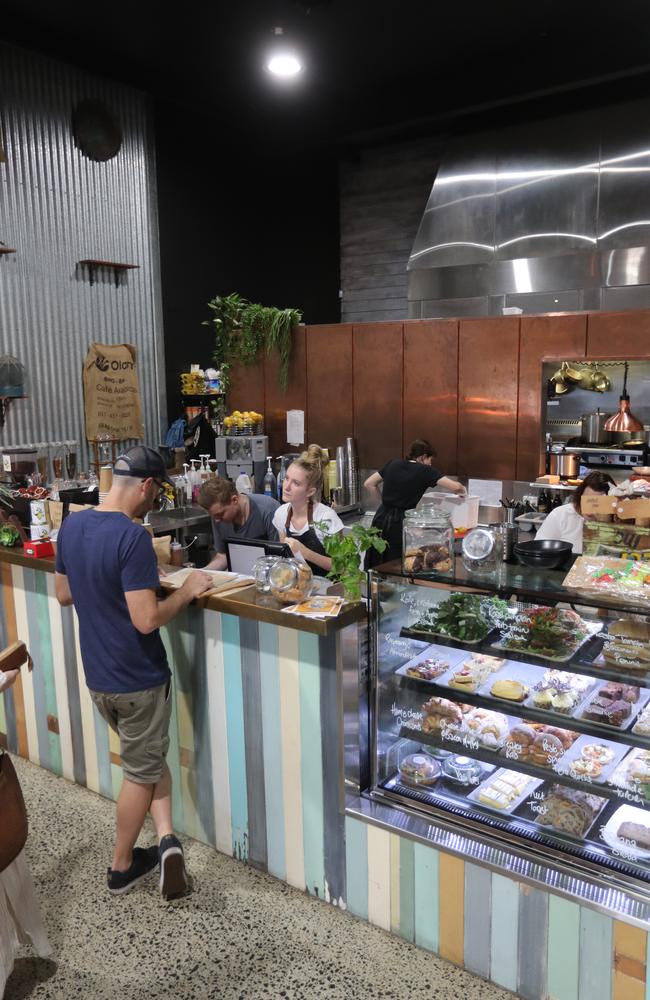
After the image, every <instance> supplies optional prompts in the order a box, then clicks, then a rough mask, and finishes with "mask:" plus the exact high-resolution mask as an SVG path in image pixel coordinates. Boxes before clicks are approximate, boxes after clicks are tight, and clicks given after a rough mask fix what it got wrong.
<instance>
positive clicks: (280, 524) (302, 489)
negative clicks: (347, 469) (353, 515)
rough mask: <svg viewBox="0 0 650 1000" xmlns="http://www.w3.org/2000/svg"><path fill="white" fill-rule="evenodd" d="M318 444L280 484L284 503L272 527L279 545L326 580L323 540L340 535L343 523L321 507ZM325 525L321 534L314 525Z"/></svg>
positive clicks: (329, 563)
mask: <svg viewBox="0 0 650 1000" xmlns="http://www.w3.org/2000/svg"><path fill="white" fill-rule="evenodd" d="M327 465H328V462H327V459H325V458H324V457H323V453H322V450H321V448H320V447H319V446H318V445H317V444H310V445H309V447H308V448H307V451H303V453H302V455H301V456H300V457H299V458H297V459H296V460H295V462H292V463H291V465H290V466H289V468H288V469H287V474H286V476H285V478H284V480H283V482H282V499H283V500H284V501H285V502H284V503H283V504H282V506H281V507H279V508H278V509H277V510H276V512H275V514H274V515H273V525H274V527H275V528H276V530H277V532H278V535H279V536H280V541H281V542H286V544H287V545H288V546H289V548H290V549H291V551H292V552H293V554H294V556H295V558H296V559H299V560H301V561H302V562H306V563H307V565H308V566H309V567H310V568H311V570H312V572H313V573H314V575H315V576H325V575H326V574H327V573H328V572H329V570H330V569H331V568H332V560H331V559H330V557H329V556H328V555H327V554H326V552H325V548H324V546H323V538H324V537H325V534H327V535H337V534H338V533H339V531H343V522H342V521H341V518H340V517H339V516H338V514H336V513H335V512H334V511H333V510H332V508H331V507H328V506H326V504H324V503H321V502H320V499H321V494H322V491H323V473H324V470H325V468H326V467H327ZM318 521H325V522H327V526H328V529H329V530H328V531H327V532H325V533H324V532H323V531H322V530H321V529H320V528H319V527H316V524H315V522H318Z"/></svg>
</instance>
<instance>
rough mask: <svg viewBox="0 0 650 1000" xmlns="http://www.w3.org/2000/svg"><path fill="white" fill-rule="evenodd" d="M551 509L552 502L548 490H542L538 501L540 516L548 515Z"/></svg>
mask: <svg viewBox="0 0 650 1000" xmlns="http://www.w3.org/2000/svg"><path fill="white" fill-rule="evenodd" d="M550 509H551V502H550V498H549V495H548V493H547V492H546V490H541V491H540V494H539V500H538V501H537V511H538V513H539V514H548V512H549V510H550Z"/></svg>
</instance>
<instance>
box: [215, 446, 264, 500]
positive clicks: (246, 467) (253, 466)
mask: <svg viewBox="0 0 650 1000" xmlns="http://www.w3.org/2000/svg"><path fill="white" fill-rule="evenodd" d="M268 454H269V439H268V437H267V436H266V435H265V434H259V435H257V436H254V437H252V436H249V435H245V434H244V435H236V436H232V437H218V438H216V439H215V442H214V457H215V458H216V460H217V475H219V476H222V477H224V478H227V479H232V481H233V482H236V481H237V476H238V475H239V474H240V473H241V472H244V473H245V474H246V475H247V476H248V477H249V479H250V480H251V481H253V477H254V481H255V492H256V493H261V492H262V490H263V488H264V474H265V473H266V457H267V455H268Z"/></svg>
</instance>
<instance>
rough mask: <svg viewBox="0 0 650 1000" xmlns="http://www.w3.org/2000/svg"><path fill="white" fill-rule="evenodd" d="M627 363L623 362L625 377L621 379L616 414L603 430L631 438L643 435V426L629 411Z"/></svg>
mask: <svg viewBox="0 0 650 1000" xmlns="http://www.w3.org/2000/svg"><path fill="white" fill-rule="evenodd" d="M627 368H628V365H627V361H626V362H625V375H624V377H623V392H622V393H621V396H620V399H619V404H618V412H617V413H613V414H612V416H611V417H610V418H609V420H607V421H606V422H605V430H606V431H612V432H613V433H618V434H623V433H625V434H629V435H630V437H632V436H633V435H634V434H638V433H639V432H641V433H643V424H642V423H641V421H640V420H637V418H636V417H635V416H634V414H633V413H632V412H631V410H630V397H629V396H628V393H627Z"/></svg>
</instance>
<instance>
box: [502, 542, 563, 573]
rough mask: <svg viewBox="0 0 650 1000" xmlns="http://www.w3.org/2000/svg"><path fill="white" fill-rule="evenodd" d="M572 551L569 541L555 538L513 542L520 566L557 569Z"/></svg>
mask: <svg viewBox="0 0 650 1000" xmlns="http://www.w3.org/2000/svg"><path fill="white" fill-rule="evenodd" d="M572 551H573V546H572V545H571V542H561V541H559V539H555V538H544V539H541V540H540V541H537V540H536V539H535V540H534V541H532V542H517V543H516V544H515V555H516V557H517V559H518V560H519V562H520V563H521V564H522V566H534V567H535V568H536V569H558V568H560V567H562V566H564V565H565V563H566V561H567V559H568V558H569V557H570V555H571V553H572Z"/></svg>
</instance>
